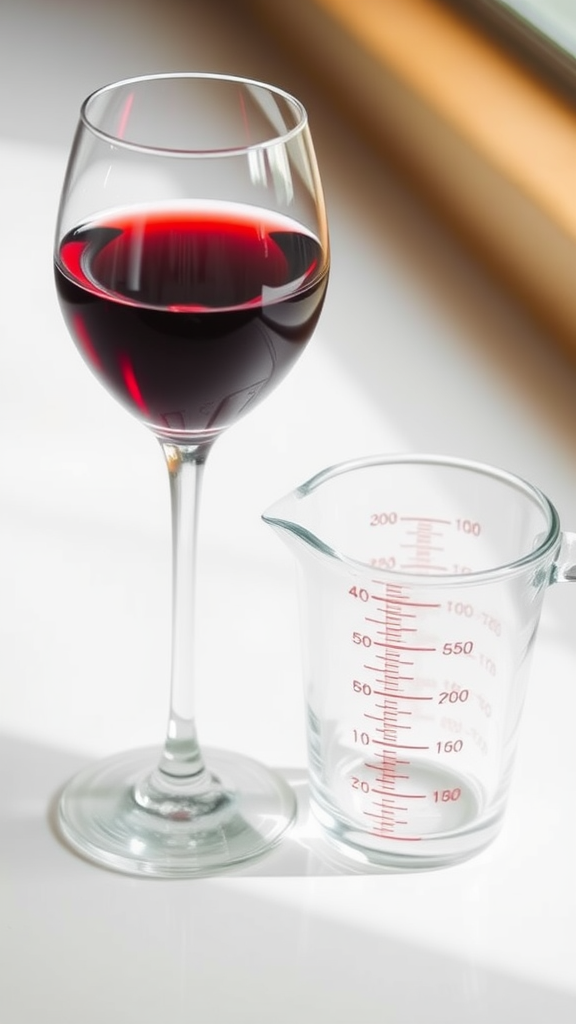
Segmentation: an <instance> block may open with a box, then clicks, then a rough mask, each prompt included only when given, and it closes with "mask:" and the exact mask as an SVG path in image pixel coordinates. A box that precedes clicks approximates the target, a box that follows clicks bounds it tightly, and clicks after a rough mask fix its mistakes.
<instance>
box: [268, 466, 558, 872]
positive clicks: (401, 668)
mask: <svg viewBox="0 0 576 1024" xmlns="http://www.w3.org/2000/svg"><path fill="white" fill-rule="evenodd" d="M263 518H264V520H265V522H267V523H269V524H270V526H272V527H274V528H275V530H277V531H278V532H279V534H280V536H281V537H282V538H283V539H284V540H285V541H286V542H287V543H288V545H289V546H290V547H291V549H292V550H293V552H294V554H295V555H296V556H297V558H298V564H299V568H300V583H301V611H302V634H303V644H302V647H303V660H304V678H305V691H306V703H307V720H308V726H307V728H308V747H309V782H310V797H311V806H312V810H313V813H314V814H315V816H316V817H317V819H318V821H319V822H320V824H321V825H322V827H323V829H324V831H325V833H326V835H327V836H328V838H329V839H331V840H332V842H333V843H335V844H337V845H338V846H339V847H340V848H341V849H342V850H344V851H345V852H346V853H348V854H351V855H352V856H354V857H355V858H356V859H358V860H360V861H363V862H365V863H367V864H374V865H382V866H388V867H395V868H397V869H399V868H408V869H409V868H433V867H441V866H445V865H449V864H452V863H455V862H457V861H459V860H463V859H465V858H468V857H470V856H472V855H473V854H475V853H477V852H478V851H479V850H481V849H482V848H483V847H485V846H486V845H487V844H488V843H490V842H491V841H492V840H493V839H494V837H495V836H496V835H497V833H498V831H499V829H500V826H501V824H502V819H503V815H504V810H505V805H506V799H507V794H508V790H509V786H510V778H511V772H512V767H513V761H514V754H515V749H516V745H517V737H518V726H519V722H520V715H521V710H522V705H523V701H524V696H525V690H526V682H527V675H528V669H529V662H530V656H531V652H532V649H533V646H534V640H535V636H536V630H537V626H538V621H539V617H540V611H541V606H542V601H543V597H544V594H545V591H546V588H547V587H548V586H549V585H550V584H551V583H553V582H556V581H560V580H567V579H575V578H576V569H575V568H574V566H573V564H572V562H571V561H570V559H572V560H573V561H576V534H566V533H564V534H562V533H561V531H560V523H559V519H558V514H557V512H556V510H555V508H554V506H553V505H552V504H551V502H550V501H549V500H548V498H547V497H546V496H545V495H544V494H542V492H541V491H539V490H537V489H536V488H535V487H532V486H531V485H530V484H529V483H526V482H525V481H524V480H521V479H520V478H518V477H516V476H513V475H512V474H510V473H507V472H504V471H502V470H498V469H495V468H493V467H491V466H486V465H481V464H478V463H473V462H468V461H465V460H461V459H451V458H443V457H437V456H432V455H413V456H404V455H399V456H391V457H373V458H366V459H361V460H357V461H353V462H346V463H343V464H341V465H338V466H334V467H332V468H330V469H327V470H325V471H324V472H322V473H319V474H318V475H317V476H315V477H313V478H312V479H311V480H309V481H308V482H307V483H305V484H303V485H302V486H301V487H299V488H297V490H295V491H294V492H293V493H291V494H289V495H287V496H286V497H285V498H283V499H282V500H280V501H279V502H277V503H276V504H274V505H273V506H272V507H271V508H269V509H268V510H267V511H266V512H265V513H264V516H263Z"/></svg>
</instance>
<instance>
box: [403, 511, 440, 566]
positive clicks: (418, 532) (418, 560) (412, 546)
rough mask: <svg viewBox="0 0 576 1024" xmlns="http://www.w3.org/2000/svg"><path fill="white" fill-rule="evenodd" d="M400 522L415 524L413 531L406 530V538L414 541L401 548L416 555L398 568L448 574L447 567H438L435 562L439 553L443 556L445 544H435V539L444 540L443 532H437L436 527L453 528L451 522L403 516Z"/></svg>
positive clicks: (424, 517)
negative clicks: (412, 538) (411, 538)
mask: <svg viewBox="0 0 576 1024" xmlns="http://www.w3.org/2000/svg"><path fill="white" fill-rule="evenodd" d="M400 520H401V522H403V523H414V524H415V528H414V529H413V530H410V529H408V530H406V536H407V537H414V540H413V541H409V542H408V543H405V544H400V547H401V548H403V549H404V550H405V551H413V552H414V553H413V555H412V556H411V558H410V561H408V562H401V563H399V566H398V568H400V569H419V570H424V571H426V572H442V573H445V572H447V571H448V567H447V566H446V565H438V564H436V563H435V562H434V558H436V556H437V553H440V554H442V553H443V552H444V544H442V543H440V544H438V543H434V541H435V538H440V539H442V538H443V531H442V530H435V529H434V527H435V526H451V525H452V523H451V521H450V520H449V519H434V518H431V517H427V516H401V517H400Z"/></svg>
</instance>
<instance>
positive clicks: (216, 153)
mask: <svg viewBox="0 0 576 1024" xmlns="http://www.w3.org/2000/svg"><path fill="white" fill-rule="evenodd" d="M169 79H201V80H204V81H220V82H229V83H236V84H238V85H245V86H254V87H255V88H258V89H264V90H266V91H267V92H269V93H273V94H274V95H275V96H279V97H282V98H283V99H284V100H286V101H287V102H288V103H289V104H290V105H291V106H293V107H294V109H295V110H296V111H297V113H298V122H297V124H295V125H294V126H293V127H292V128H290V129H287V130H286V131H284V132H279V133H278V134H277V135H273V136H271V137H270V138H269V139H264V140H263V141H261V142H253V143H250V144H247V145H245V146H231V147H229V148H218V149H216V148H215V149H192V148H190V149H184V148H182V149H176V148H172V147H168V146H150V145H144V144H142V143H139V142H131V141H128V140H126V139H122V138H120V137H119V136H118V135H114V134H113V133H111V132H107V131H104V130H103V129H102V128H100V127H98V125H96V124H95V123H94V122H93V121H92V120H91V119H90V116H89V113H88V108H89V106H90V105H91V104H93V102H94V101H95V100H96V99H98V97H100V96H102V95H104V93H107V92H112V91H113V90H114V89H119V88H121V87H125V86H130V85H136V84H137V83H140V82H152V81H160V80H163V81H167V80H169ZM80 121H81V123H82V124H83V125H84V127H85V128H86V129H87V130H88V131H90V132H91V133H92V134H93V135H96V136H97V137H98V138H100V139H103V140H104V141H105V142H110V143H112V144H113V145H115V146H120V147H122V148H124V149H131V150H135V151H138V152H141V153H154V154H156V155H160V156H162V155H164V156H169V157H189V158H190V157H197V158H209V157H222V156H238V155H240V154H245V153H249V152H251V151H255V150H263V149H268V148H271V147H273V146H277V145H279V144H281V143H286V142H288V141H289V140H290V139H292V138H294V137H295V136H297V135H299V134H300V133H301V132H302V131H303V130H304V128H305V127H306V125H307V124H308V114H307V111H306V108H305V106H304V105H303V104H302V103H301V102H300V100H298V99H296V97H295V96H293V95H292V94H291V93H289V92H287V91H286V90H284V89H281V88H280V87H279V86H276V85H270V84H269V83H268V82H262V81H259V80H258V79H253V78H246V77H244V76H242V75H226V74H218V73H216V72H203V71H170V72H160V73H157V74H149V75H136V76H134V77H131V78H123V79H119V80H118V81H116V82H109V83H108V84H107V85H103V86H101V87H100V88H99V89H95V90H94V91H93V92H91V93H90V94H89V95H88V96H87V97H86V99H85V100H84V101H83V103H82V105H81V107H80Z"/></svg>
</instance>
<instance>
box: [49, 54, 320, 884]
mask: <svg viewBox="0 0 576 1024" xmlns="http://www.w3.org/2000/svg"><path fill="white" fill-rule="evenodd" d="M328 265H329V255H328V233H327V224H326V215H325V209H324V201H323V197H322V188H321V184H320V178H319V174H318V169H317V164H316V158H315V155H314V149H313V145H312V140H311V136H310V132H309V128H308V123H307V116H306V112H305V110H304V108H303V107H302V104H301V103H300V102H299V101H298V100H296V99H294V98H293V97H291V96H289V95H288V94H287V93H285V92H283V91H282V90H280V89H277V88H275V87H272V86H269V85H265V84H262V83H259V82H254V81H250V80H247V79H242V78H236V77H232V76H225V75H215V74H214V75H211V74H162V75H149V76H143V77H139V78H133V79H130V80H126V81H122V82H118V83H115V84H112V85H108V86H106V87H104V88H102V89H100V90H98V91H97V92H95V93H93V94H92V95H91V96H89V97H88V99H87V100H86V101H85V102H84V104H83V106H82V108H81V114H80V120H79V125H78V129H77V132H76V136H75V140H74V143H73V146H72V150H71V155H70V159H69V163H68V169H67V173H66V177H65V181H64V186H63V191H62V198H61V203H60V209H59V213H58V222H57V229H56V240H55V275H56V285H57V292H58V298H59V302H60V306H61V309H62V313H63V316H64V319H65V322H66V324H67V326H68V329H69V331H70V334H71V335H72V338H73V340H74V341H75V343H76V345H77V347H78V349H79V351H80V353H81V355H82V356H83V358H84V359H85V361H86V362H87V364H88V366H89V368H90V369H91V370H92V372H93V374H94V375H95V376H96V377H97V378H98V379H99V380H100V381H101V382H102V383H103V385H104V387H106V388H107V389H108V390H109V391H110V392H111V394H112V395H114V396H115V397H116V398H117V399H118V400H119V401H120V402H121V403H122V404H123V405H124V406H125V407H126V408H127V409H128V410H129V411H130V412H131V413H133V414H134V415H135V416H136V417H138V419H140V420H141V421H142V423H144V424H145V425H146V426H147V427H148V429H149V430H150V431H151V432H152V434H154V435H155V436H156V437H157V439H158V440H159V442H160V445H161V447H162V449H163V452H164V456H165V460H166V464H167V467H168V474H169V480H170V492H171V508H172V531H173V609H172V672H171V700H170V709H169V716H168V727H167V733H166V739H165V742H164V747H163V749H162V750H148V749H146V750H136V751H131V752H128V753H124V754H120V755H117V756H114V757H111V758H108V759H106V760H104V761H101V762H99V763H97V764H95V765H90V766H89V767H88V768H86V769H84V770H83V771H81V772H80V773H79V774H78V775H77V776H75V777H74V778H73V779H72V780H71V781H70V782H69V783H68V784H67V786H66V787H65V788H64V790H63V793H62V795H61V798H60V802H59V825H60V829H61V832H62V833H63V835H64V837H65V838H66V839H67V841H68V842H69V843H70V844H71V845H72V846H73V848H75V849H76V850H77V851H78V852H80V853H82V854H83V855H84V856H86V857H88V859H90V860H92V861H95V862H97V863H99V864H102V865H106V866H107V867H110V868H113V869H116V870H119V871H125V872H129V873H132V874H144V875H153V876H160V877H175V876H193V875H206V874H212V873H213V872H216V871H220V870H224V869H226V868H228V867H230V866H232V865H235V864H241V863H243V862H245V861H247V860H249V859H251V858H254V857H259V856H261V855H262V854H263V853H265V852H266V851H267V850H269V849H271V848H272V847H274V846H275V845H276V844H277V843H278V841H279V840H280V838H281V837H282V835H283V834H284V832H285V831H286V829H287V828H288V827H289V825H290V824H291V823H292V821H293V819H294V814H295V801H294V796H293V794H292V791H291V789H290V787H289V786H288V785H287V784H286V783H285V781H284V780H283V779H282V778H281V777H280V776H278V775H276V774H275V773H274V772H272V771H270V770H269V769H267V768H265V767H264V766H262V765H260V764H259V763H257V762H255V761H253V760H252V759H250V758H248V757H245V756H242V755H238V754H232V753H228V752H224V751H217V750H210V751H206V752H203V750H202V749H201V747H200V745H199V742H198V738H197V732H196V725H195V720H194V708H193V684H194V678H193V677H194V630H193V620H194V607H195V579H194V578H195V552H196V533H197V520H198V506H199V500H200V486H201V480H202V472H203V468H204V465H205V462H206V458H207V456H208V453H209V451H210V448H211V445H212V444H213V442H214V441H215V439H216V438H217V437H218V436H219V435H220V434H221V433H222V431H224V430H226V428H227V427H229V426H231V425H232V424H233V423H235V422H236V420H237V419H238V418H239V417H240V416H242V415H243V414H244V413H245V412H247V411H248V410H249V409H251V408H252V407H253V406H254V405H256V403H257V402H258V401H260V399H262V398H264V397H265V395H267V394H268V393H269V392H270V391H271V390H272V389H273V388H274V387H276V385H277V384H278V383H279V382H280V381H281V380H282V377H283V376H284V374H285V373H287V371H288V370H289V369H290V367H291V366H292V365H293V364H294V362H295V360H296V359H297V358H298V357H299V356H300V354H301V353H302V351H303V349H304V347H305V345H306V342H307V341H308V339H309V337H310V335H311V334H312V332H313V330H314V327H315V325H316V323H317V320H318V317H319V315H320V311H321V307H322V304H323V300H324V295H325V290H326V284H327V278H328Z"/></svg>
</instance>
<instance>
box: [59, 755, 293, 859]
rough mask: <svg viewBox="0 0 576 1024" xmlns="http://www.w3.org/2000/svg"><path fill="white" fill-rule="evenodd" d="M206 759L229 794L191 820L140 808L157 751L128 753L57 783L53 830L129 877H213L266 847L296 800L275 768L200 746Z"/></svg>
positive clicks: (287, 824) (288, 818)
mask: <svg viewBox="0 0 576 1024" xmlns="http://www.w3.org/2000/svg"><path fill="white" fill-rule="evenodd" d="M205 758H206V763H207V765H208V768H209V770H210V772H211V773H212V774H213V775H214V776H216V777H217V778H218V779H219V780H220V783H221V785H222V787H223V788H224V790H225V791H226V792H227V794H229V799H227V800H226V801H224V803H223V806H221V807H218V808H217V809H216V810H213V811H211V812H210V813H207V814H202V815H200V816H199V817H197V818H193V819H192V820H178V819H176V820H175V819H174V818H165V817H162V816H161V815H158V814H155V813H153V812H150V811H149V810H146V809H145V808H143V807H141V806H139V804H138V803H137V802H136V800H135V799H134V795H133V793H134V790H135V787H136V786H137V785H138V783H139V782H140V781H141V780H142V778H144V777H145V776H146V775H147V774H148V773H149V772H152V771H153V770H154V768H155V767H156V766H157V764H158V759H159V752H158V750H157V749H145V750H134V751H130V752H128V753H123V754H118V755H115V756H113V757H110V758H107V759H106V760H104V761H99V762H97V763H96V764H92V765H89V766H88V767H87V768H85V769H84V770H83V771H81V772H79V773H78V775H76V776H74V778H72V779H71V780H70V782H69V783H68V784H67V785H66V787H65V788H64V790H63V792H62V795H61V797H60V801H59V807H58V824H59V828H60V832H61V834H62V835H63V837H64V839H65V840H66V841H67V843H68V844H69V845H70V846H72V847H73V849H75V850H76V851H77V852H78V853H80V854H82V855H83V856H84V857H87V858H88V859H89V860H91V861H93V862H95V863H96V864H100V865H101V866H103V867H107V868H111V869H112V870H114V871H121V872H124V873H126V874H131V875H145V876H149V877H156V878H190V877H194V876H196V877H200V876H203V875H212V874H215V873H217V872H220V871H225V870H227V869H229V868H232V867H234V866H238V865H241V864H243V863H245V862H246V861H250V860H254V859H255V858H258V857H261V856H263V855H264V854H265V853H267V852H268V851H269V850H271V849H273V848H274V847H275V846H276V845H277V844H278V842H279V841H280V839H281V838H282V836H283V835H284V834H285V832H286V830H287V829H288V828H289V827H290V826H291V824H292V823H293V821H294V818H295V816H296V800H295V797H294V794H293V792H292V790H291V789H290V787H289V786H288V784H287V783H286V782H285V781H284V780H283V779H282V778H281V777H280V776H279V775H277V774H276V773H275V772H273V771H271V770H270V769H268V768H266V767H265V766H264V765H261V764H259V763H258V762H257V761H253V760H252V759H251V758H248V757H244V756H243V755H241V754H235V753H230V752H228V751H221V750H210V749H208V750H206V751H205Z"/></svg>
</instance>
